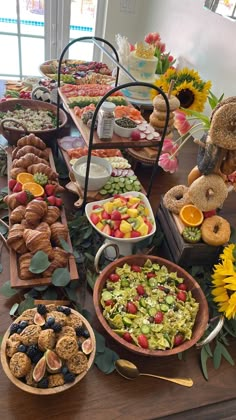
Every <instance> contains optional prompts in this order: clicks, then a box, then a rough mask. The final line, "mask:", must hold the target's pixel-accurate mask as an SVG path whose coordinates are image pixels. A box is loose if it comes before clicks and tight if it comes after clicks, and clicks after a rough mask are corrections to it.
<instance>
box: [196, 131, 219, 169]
mask: <svg viewBox="0 0 236 420" xmlns="http://www.w3.org/2000/svg"><path fill="white" fill-rule="evenodd" d="M201 143H204V144H205V146H199V149H198V155H197V166H198V169H199V171H200V172H201V173H202V174H203V175H209V174H210V173H212V172H213V170H214V168H215V167H216V165H217V163H218V161H219V159H220V157H221V149H220V147H218V146H217V145H216V144H214V143H212V141H211V138H210V136H208V135H207V134H205V135H204V136H203V137H202V138H201Z"/></svg>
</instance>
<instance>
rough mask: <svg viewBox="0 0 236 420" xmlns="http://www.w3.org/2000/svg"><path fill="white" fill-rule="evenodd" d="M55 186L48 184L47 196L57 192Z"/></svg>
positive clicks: (46, 186)
mask: <svg viewBox="0 0 236 420" xmlns="http://www.w3.org/2000/svg"><path fill="white" fill-rule="evenodd" d="M55 187H56V186H55V185H52V184H46V185H45V187H44V191H45V192H46V194H47V196H51V195H53V193H54V191H55Z"/></svg>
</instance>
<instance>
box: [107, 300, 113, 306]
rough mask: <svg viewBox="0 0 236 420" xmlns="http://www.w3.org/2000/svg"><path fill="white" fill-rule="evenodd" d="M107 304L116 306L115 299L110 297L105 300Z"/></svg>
mask: <svg viewBox="0 0 236 420" xmlns="http://www.w3.org/2000/svg"><path fill="white" fill-rule="evenodd" d="M105 306H111V307H112V306H114V300H113V299H108V300H106V301H105Z"/></svg>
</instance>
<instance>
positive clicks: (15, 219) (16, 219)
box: [10, 206, 26, 225]
mask: <svg viewBox="0 0 236 420" xmlns="http://www.w3.org/2000/svg"><path fill="white" fill-rule="evenodd" d="M25 210H26V207H25V206H17V207H16V208H15V209H14V210H12V212H11V215H10V222H11V224H12V225H14V223H21V221H22V219H23V218H24V216H25Z"/></svg>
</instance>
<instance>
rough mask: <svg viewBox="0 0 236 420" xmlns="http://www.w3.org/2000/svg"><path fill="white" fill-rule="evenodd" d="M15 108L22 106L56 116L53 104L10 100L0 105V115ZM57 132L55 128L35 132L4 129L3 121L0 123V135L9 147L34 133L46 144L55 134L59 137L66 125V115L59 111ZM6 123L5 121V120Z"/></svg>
mask: <svg viewBox="0 0 236 420" xmlns="http://www.w3.org/2000/svg"><path fill="white" fill-rule="evenodd" d="M16 105H17V106H19V105H20V106H22V107H24V108H30V109H32V110H35V111H38V110H43V111H50V112H52V113H53V114H54V115H55V116H56V115H57V107H56V106H55V105H53V104H50V103H47V102H41V101H35V100H32V99H12V100H8V101H6V102H1V103H0V113H1V112H7V111H14V110H15V108H16ZM59 120H60V124H59V130H58V133H57V128H50V129H46V130H35V131H32V130H31V131H28V130H27V128H25V130H24V129H22V128H20V129H19V128H15V127H14V128H9V127H5V125H4V119H3V120H2V121H1V123H0V133H1V134H2V135H3V136H4V137H5V138H6V139H7V140H8V143H9V145H11V146H14V145H16V143H17V141H18V140H19V139H20V138H21V137H23V136H25V135H27V134H29V133H34V134H35V135H36V136H38V137H40V138H41V139H42V140H44V141H46V142H48V141H50V140H53V139H54V136H55V134H56V133H57V135H58V137H60V130H61V129H62V128H63V127H64V126H65V124H66V123H67V115H66V113H65V112H64V111H63V110H62V109H60V110H59ZM5 121H6V119H5ZM12 121H13V120H12Z"/></svg>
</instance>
